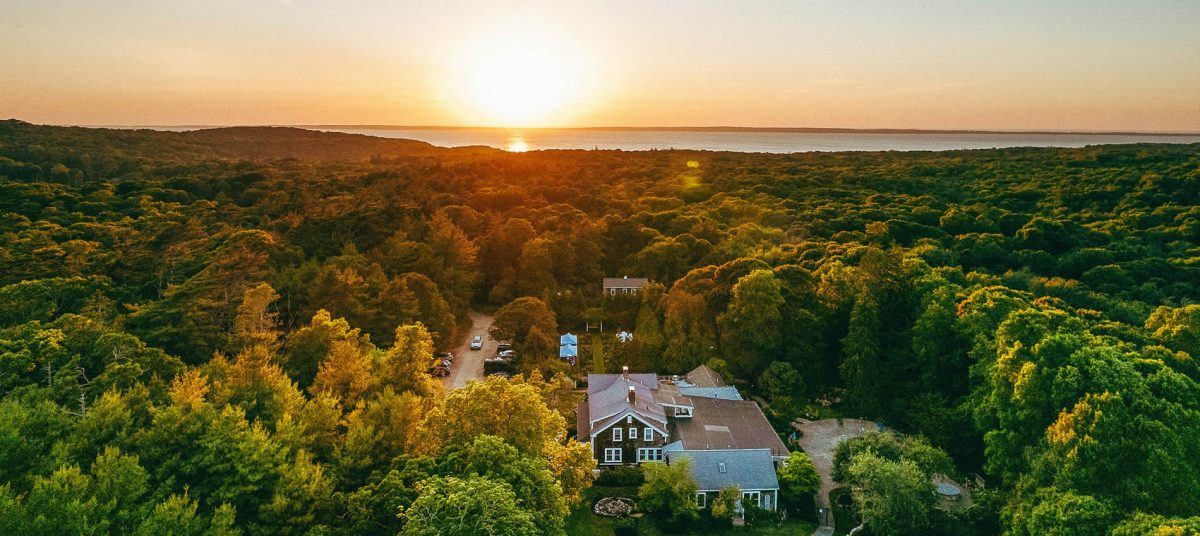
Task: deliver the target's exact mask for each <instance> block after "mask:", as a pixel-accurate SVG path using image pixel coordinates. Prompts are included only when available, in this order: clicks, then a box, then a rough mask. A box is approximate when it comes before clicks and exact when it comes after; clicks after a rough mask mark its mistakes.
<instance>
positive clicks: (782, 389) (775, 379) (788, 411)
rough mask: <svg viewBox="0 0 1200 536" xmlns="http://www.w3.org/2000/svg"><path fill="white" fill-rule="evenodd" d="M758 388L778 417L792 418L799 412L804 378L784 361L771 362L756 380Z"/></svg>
mask: <svg viewBox="0 0 1200 536" xmlns="http://www.w3.org/2000/svg"><path fill="white" fill-rule="evenodd" d="M758 387H759V389H761V390H762V392H763V394H765V395H767V400H769V401H770V404H771V408H772V409H774V410H775V411H776V412H777V413H778V414H779V415H780V416H782V417H785V418H789V419H790V418H792V417H794V416H795V415H796V414H798V413H799V412H800V408H801V401H802V400H803V397H804V395H803V393H804V378H803V377H801V376H800V373H799V372H797V371H796V369H795V368H794V367H792V365H791V364H790V363H788V362H786V361H773V362H771V364H770V365H768V366H767V368H766V370H764V371H763V373H762V375H761V376H759V378H758Z"/></svg>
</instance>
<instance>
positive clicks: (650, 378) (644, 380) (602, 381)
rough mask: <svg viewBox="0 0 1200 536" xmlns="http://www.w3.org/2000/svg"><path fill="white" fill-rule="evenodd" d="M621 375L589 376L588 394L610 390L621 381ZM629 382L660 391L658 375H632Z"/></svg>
mask: <svg viewBox="0 0 1200 536" xmlns="http://www.w3.org/2000/svg"><path fill="white" fill-rule="evenodd" d="M621 377H622V375H621V374H588V394H589V395H591V394H594V393H598V392H600V391H605V390H608V388H609V387H612V385H613V383H616V382H617V381H618V380H621ZM629 380H631V381H634V382H636V383H639V384H641V385H642V386H643V387H645V388H647V389H658V375H657V374H651V373H646V372H642V373H636V374H630V375H629Z"/></svg>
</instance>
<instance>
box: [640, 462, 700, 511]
mask: <svg viewBox="0 0 1200 536" xmlns="http://www.w3.org/2000/svg"><path fill="white" fill-rule="evenodd" d="M691 468H692V462H691V459H690V458H678V459H675V460H673V461H672V463H671V465H667V464H664V463H644V464H642V472H643V473H645V475H646V482H645V483H644V484H642V485H641V487H639V488H638V498H639V499H640V501H641V503H640V506H641V508H642V509H643V510H645V511H647V512H649V513H651V514H654V515H655V516H658V517H659V518H661V519H664V520H666V521H667V522H669V523H673V524H681V523H688V522H691V521H695V520H696V519H697V518H698V517H699V515H700V507H699V506H697V505H696V482H695V481H694V480H692V473H691Z"/></svg>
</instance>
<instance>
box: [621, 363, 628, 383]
mask: <svg viewBox="0 0 1200 536" xmlns="http://www.w3.org/2000/svg"><path fill="white" fill-rule="evenodd" d="M621 377H622V378H625V379H626V380H628V379H629V365H621Z"/></svg>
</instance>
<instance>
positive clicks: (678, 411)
mask: <svg viewBox="0 0 1200 536" xmlns="http://www.w3.org/2000/svg"><path fill="white" fill-rule="evenodd" d="M675 416H676V417H691V416H692V408H675Z"/></svg>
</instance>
